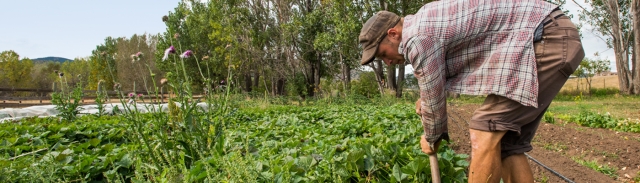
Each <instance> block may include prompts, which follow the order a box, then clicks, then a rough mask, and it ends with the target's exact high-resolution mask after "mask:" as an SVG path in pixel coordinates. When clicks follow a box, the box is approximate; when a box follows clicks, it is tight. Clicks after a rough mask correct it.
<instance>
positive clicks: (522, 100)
mask: <svg viewBox="0 0 640 183" xmlns="http://www.w3.org/2000/svg"><path fill="white" fill-rule="evenodd" d="M359 41H360V44H361V45H362V47H363V49H364V51H363V53H362V60H361V64H362V65H365V64H368V63H370V62H371V61H372V60H373V59H374V57H377V58H379V59H382V60H383V61H384V62H385V63H386V64H388V65H389V64H403V63H406V64H411V65H412V66H413V70H414V75H415V76H416V78H417V79H418V83H419V87H420V99H419V100H418V101H417V102H416V112H417V113H419V114H420V116H421V119H422V124H423V127H424V132H425V135H424V136H422V138H421V143H420V144H421V147H422V151H423V152H425V153H427V154H433V153H435V152H436V151H437V147H438V144H439V142H440V140H442V139H446V138H447V137H448V136H447V112H446V96H445V90H446V91H451V92H455V93H460V94H468V95H487V98H486V99H485V101H484V103H483V104H482V106H481V107H480V108H478V109H477V110H476V111H475V112H474V114H473V117H472V118H471V120H470V122H469V123H470V124H469V128H470V130H469V132H470V138H471V139H470V140H471V146H472V151H471V165H470V167H469V182H499V181H500V179H501V178H502V179H503V180H504V182H533V174H532V172H531V168H530V167H529V165H528V162H527V158H526V157H525V155H524V153H525V152H528V151H530V150H531V149H532V147H531V139H533V136H534V134H535V132H536V129H537V127H538V124H539V123H540V119H541V118H542V116H543V115H544V112H545V111H546V110H547V108H548V107H549V104H550V103H551V100H552V99H553V98H554V96H555V95H556V94H557V93H558V91H559V90H560V88H562V85H563V84H564V83H565V81H566V80H567V79H568V78H569V76H570V75H571V74H572V73H573V72H574V70H575V69H576V68H577V67H578V65H579V63H580V61H581V60H582V58H584V51H583V49H582V43H581V41H580V36H579V34H578V31H577V29H576V27H575V26H574V24H573V23H571V21H570V19H569V18H568V17H567V16H565V15H564V14H563V13H562V11H560V9H558V7H557V6H556V5H554V4H550V3H547V2H544V1H540V0H450V1H436V2H432V3H428V4H426V5H424V6H423V7H422V8H421V9H420V10H419V11H418V12H417V13H416V14H415V15H409V16H406V17H404V18H402V17H399V16H397V15H396V14H393V13H391V12H387V11H380V12H378V13H376V14H375V15H373V17H371V18H370V19H369V20H367V22H366V23H365V24H364V26H363V28H362V30H361V32H360V35H359Z"/></svg>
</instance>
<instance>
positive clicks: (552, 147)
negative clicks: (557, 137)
mask: <svg viewBox="0 0 640 183" xmlns="http://www.w3.org/2000/svg"><path fill="white" fill-rule="evenodd" d="M543 147H544V149H546V150H550V151H556V152H561V151H566V150H567V149H569V147H567V146H566V145H564V144H561V143H557V142H556V143H553V144H551V143H548V144H544V146H543Z"/></svg>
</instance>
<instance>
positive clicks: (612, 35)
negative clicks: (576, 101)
mask: <svg viewBox="0 0 640 183" xmlns="http://www.w3.org/2000/svg"><path fill="white" fill-rule="evenodd" d="M573 1H574V3H576V4H577V5H579V6H580V4H578V3H577V2H575V0H573ZM587 2H588V3H589V4H590V5H591V7H592V9H591V10H588V9H587V8H585V7H583V6H580V8H581V9H582V10H581V11H580V20H581V21H584V22H586V23H588V24H590V25H592V26H594V30H596V31H598V32H599V33H600V34H601V35H603V36H606V42H607V45H608V46H609V47H610V48H613V50H614V53H615V57H616V69H617V72H618V81H619V83H620V92H622V93H625V94H640V69H637V66H638V65H640V64H638V63H639V62H640V59H639V58H640V57H639V56H640V55H638V54H640V50H639V49H640V46H636V44H639V43H640V41H635V40H636V39H640V37H638V36H634V35H636V34H640V33H638V31H640V29H639V27H638V26H640V24H639V23H638V21H640V17H639V16H638V13H639V12H638V2H637V0H620V1H618V0H589V1H587ZM634 41H635V42H634ZM630 56H631V59H629V57H630Z"/></svg>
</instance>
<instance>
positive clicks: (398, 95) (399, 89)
mask: <svg viewBox="0 0 640 183" xmlns="http://www.w3.org/2000/svg"><path fill="white" fill-rule="evenodd" d="M398 66H399V68H398V82H397V86H396V98H402V89H403V88H404V64H400V65H398Z"/></svg>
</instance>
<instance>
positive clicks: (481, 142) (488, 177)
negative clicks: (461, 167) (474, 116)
mask: <svg viewBox="0 0 640 183" xmlns="http://www.w3.org/2000/svg"><path fill="white" fill-rule="evenodd" d="M469 133H470V137H471V165H470V166H469V182H471V183H477V182H481V183H498V182H500V178H502V174H501V171H502V162H501V160H500V159H501V157H500V139H502V136H504V134H505V133H506V131H497V132H487V131H480V130H474V129H469Z"/></svg>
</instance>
